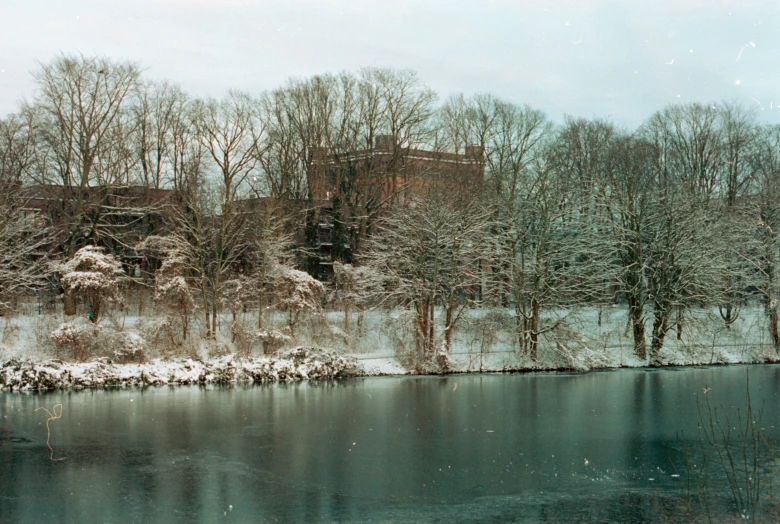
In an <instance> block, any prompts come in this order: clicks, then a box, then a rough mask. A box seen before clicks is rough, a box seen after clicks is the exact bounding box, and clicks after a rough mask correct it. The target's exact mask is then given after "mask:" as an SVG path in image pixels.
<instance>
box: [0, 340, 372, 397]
mask: <svg viewBox="0 0 780 524" xmlns="http://www.w3.org/2000/svg"><path fill="white" fill-rule="evenodd" d="M363 374H365V369H364V367H363V366H361V365H360V364H359V363H358V361H357V360H356V359H355V358H353V357H348V356H343V355H339V354H337V353H335V352H333V351H328V350H323V349H315V348H309V347H298V348H294V349H291V350H289V351H286V352H284V353H282V354H280V355H278V356H274V357H260V358H252V357H250V358H238V357H235V356H234V355H229V356H225V357H220V358H212V359H205V360H199V359H198V360H193V359H189V358H188V359H177V360H168V361H166V360H160V359H157V360H153V361H151V362H148V363H143V364H113V363H111V362H110V361H109V360H108V359H101V360H97V361H94V362H88V363H69V362H63V361H61V360H45V361H42V362H34V361H30V360H16V359H14V360H10V361H8V362H5V363H2V364H0V390H6V391H8V390H11V391H24V390H49V389H67V388H74V389H81V388H106V387H127V386H163V385H176V384H179V385H205V384H230V383H267V382H284V381H295V380H306V379H333V378H341V377H350V376H357V375H363Z"/></svg>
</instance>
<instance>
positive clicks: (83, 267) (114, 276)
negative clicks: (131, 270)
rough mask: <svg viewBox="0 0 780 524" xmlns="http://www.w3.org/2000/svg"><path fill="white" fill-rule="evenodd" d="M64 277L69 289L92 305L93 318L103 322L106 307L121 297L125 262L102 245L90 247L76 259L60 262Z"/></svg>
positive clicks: (59, 265) (64, 285)
mask: <svg viewBox="0 0 780 524" xmlns="http://www.w3.org/2000/svg"><path fill="white" fill-rule="evenodd" d="M56 269H57V270H58V271H59V272H60V273H61V274H62V277H61V279H60V281H61V283H62V287H63V288H65V292H66V293H69V294H71V296H73V297H75V298H77V299H80V300H82V301H83V302H85V303H86V304H87V305H88V306H89V320H90V321H92V323H94V324H97V323H98V322H100V317H101V314H102V313H103V309H104V306H105V305H107V304H110V303H112V302H116V301H118V300H120V299H121V298H122V297H121V292H120V289H119V284H120V282H121V281H122V280H123V279H124V277H125V274H124V271H122V266H121V264H120V263H119V262H118V261H117V259H116V258H114V256H113V255H111V254H109V253H106V252H105V251H104V250H103V249H102V248H99V247H95V246H86V247H83V248H81V249H79V250H78V251H77V252H76V253H75V254H74V255H73V258H71V259H70V260H68V261H67V262H65V263H62V264H58V266H57V267H56Z"/></svg>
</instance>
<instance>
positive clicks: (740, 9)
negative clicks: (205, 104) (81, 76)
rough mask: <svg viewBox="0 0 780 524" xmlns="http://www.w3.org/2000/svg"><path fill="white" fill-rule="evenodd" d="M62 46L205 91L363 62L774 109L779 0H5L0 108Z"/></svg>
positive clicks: (549, 97) (597, 92) (630, 101)
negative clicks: (132, 62) (126, 63)
mask: <svg viewBox="0 0 780 524" xmlns="http://www.w3.org/2000/svg"><path fill="white" fill-rule="evenodd" d="M751 42H752V44H751ZM60 52H63V53H75V52H81V53H83V54H85V55H95V54H99V55H107V56H109V57H112V58H115V59H122V58H127V59H131V60H135V61H137V62H139V63H140V64H141V65H142V66H143V67H144V68H145V69H146V73H145V75H146V76H147V77H151V78H159V79H167V80H170V81H172V82H175V83H178V84H180V85H181V86H182V87H183V88H184V89H185V90H187V91H189V92H191V93H193V94H195V95H211V96H215V97H218V96H221V95H222V94H224V93H225V92H226V91H227V90H228V89H230V88H236V89H240V90H245V91H248V92H250V93H255V94H256V93H259V92H260V91H262V90H265V89H272V88H274V87H277V86H279V85H281V84H282V83H283V82H284V81H285V80H286V79H287V78H289V77H291V76H299V77H300V76H308V75H313V74H317V73H325V72H337V71H340V70H352V71H354V70H357V69H359V68H360V67H363V66H369V65H370V66H380V67H395V68H409V69H414V70H416V71H417V72H418V73H419V74H420V77H421V78H422V79H423V81H425V82H426V83H427V84H428V85H430V86H431V87H432V88H433V89H434V90H436V91H437V92H438V93H439V94H440V96H442V97H446V96H447V95H450V94H454V93H458V92H463V93H465V94H472V93H475V92H490V93H493V94H496V95H498V96H500V97H503V98H506V99H509V100H512V101H514V102H518V103H528V104H531V105H532V106H534V107H536V108H539V109H542V110H544V111H546V112H547V113H548V114H549V115H550V116H551V117H552V118H553V119H554V120H557V121H560V120H561V119H562V117H563V115H564V114H572V115H576V116H584V117H594V116H599V117H610V118H612V119H614V120H615V121H616V122H617V123H619V124H623V125H628V126H635V125H637V124H638V123H640V122H641V121H642V120H644V119H645V118H646V117H648V116H650V114H651V113H652V112H653V111H655V110H657V109H660V108H661V107H663V106H664V105H666V104H668V103H672V102H691V101H702V102H709V101H718V100H730V101H742V102H744V103H747V104H754V105H756V106H757V107H760V108H761V114H760V116H761V118H762V119H763V120H766V121H770V122H780V107H779V106H780V2H778V1H777V0H761V1H759V0H740V1H737V0H734V1H729V0H701V1H693V0H654V1H647V2H644V1H643V2H638V1H633V0H614V1H606V0H604V1H597V0H550V1H547V2H545V1H541V0H516V1H512V0H473V1H472V0H448V1H445V0H441V1H440V0H425V1H422V0H420V1H417V0H350V1H347V0H281V1H278V2H270V1H267V2H266V1H252V0H71V1H65V0H63V1H58V0H0V115H5V114H7V113H9V112H12V111H14V110H15V109H16V108H17V105H18V102H19V100H21V99H22V98H30V97H31V96H32V93H33V89H34V84H33V82H32V78H31V75H30V71H32V70H34V69H35V68H36V61H42V62H46V61H48V60H50V59H51V58H52V57H54V56H56V55H57V54H58V53H60Z"/></svg>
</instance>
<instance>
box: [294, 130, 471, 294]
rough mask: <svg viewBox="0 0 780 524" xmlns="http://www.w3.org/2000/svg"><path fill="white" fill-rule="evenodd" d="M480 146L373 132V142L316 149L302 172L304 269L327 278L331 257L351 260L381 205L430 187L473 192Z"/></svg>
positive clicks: (383, 207)
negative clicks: (407, 141) (457, 146)
mask: <svg viewBox="0 0 780 524" xmlns="http://www.w3.org/2000/svg"><path fill="white" fill-rule="evenodd" d="M484 173H485V167H484V158H483V151H482V149H481V148H480V147H478V146H469V147H466V148H465V151H464V153H462V154H459V153H450V152H444V151H431V150H426V149H419V148H412V147H406V146H404V145H401V144H398V143H397V142H396V141H395V140H394V139H393V137H392V136H389V135H380V136H377V137H375V140H374V147H372V148H368V149H362V150H355V151H346V152H338V151H331V150H328V149H327V148H320V149H318V150H316V151H315V153H314V155H313V161H312V163H311V166H310V169H309V170H308V173H307V175H308V176H307V182H308V186H309V195H310V202H311V203H312V209H311V211H310V213H309V216H308V217H307V225H306V229H307V233H306V243H307V246H308V247H309V248H310V250H312V251H313V252H314V253H316V256H313V257H310V261H309V263H308V264H307V270H308V271H309V272H310V273H312V274H313V275H315V276H316V277H318V278H320V279H323V280H326V279H327V278H328V277H329V276H330V273H331V272H332V265H333V262H334V261H336V260H340V261H345V262H350V261H351V259H352V254H353V253H354V252H359V251H360V249H361V243H362V241H363V240H364V239H365V238H366V237H367V236H368V235H370V234H371V232H372V227H373V226H374V224H375V222H376V220H377V218H379V217H380V216H381V213H382V212H383V210H385V209H387V208H388V207H390V206H392V205H394V204H396V203H399V202H405V201H407V200H408V199H409V198H411V197H413V196H415V195H420V194H424V193H426V192H427V191H430V190H431V189H434V188H436V189H445V190H452V191H473V190H474V189H475V188H477V187H479V186H480V185H481V184H482V182H483V181H484Z"/></svg>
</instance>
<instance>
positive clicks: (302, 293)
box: [274, 266, 325, 332]
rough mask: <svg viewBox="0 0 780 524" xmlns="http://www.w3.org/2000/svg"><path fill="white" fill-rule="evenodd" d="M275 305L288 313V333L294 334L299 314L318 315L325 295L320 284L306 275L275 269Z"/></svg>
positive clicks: (284, 268)
mask: <svg viewBox="0 0 780 524" xmlns="http://www.w3.org/2000/svg"><path fill="white" fill-rule="evenodd" d="M274 280H275V281H276V286H275V287H276V296H277V304H278V305H279V307H281V309H283V310H287V311H288V313H289V327H290V331H291V332H294V329H295V324H296V323H297V322H298V318H299V316H300V314H301V313H304V312H308V313H318V312H320V310H321V305H320V300H321V298H322V296H323V294H324V293H325V288H324V286H323V285H322V282H320V281H319V280H316V279H314V278H313V277H311V276H310V275H309V274H308V273H305V272H303V271H298V270H297V269H292V268H289V267H285V266H280V267H278V268H277V274H276V278H275V279H274Z"/></svg>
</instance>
